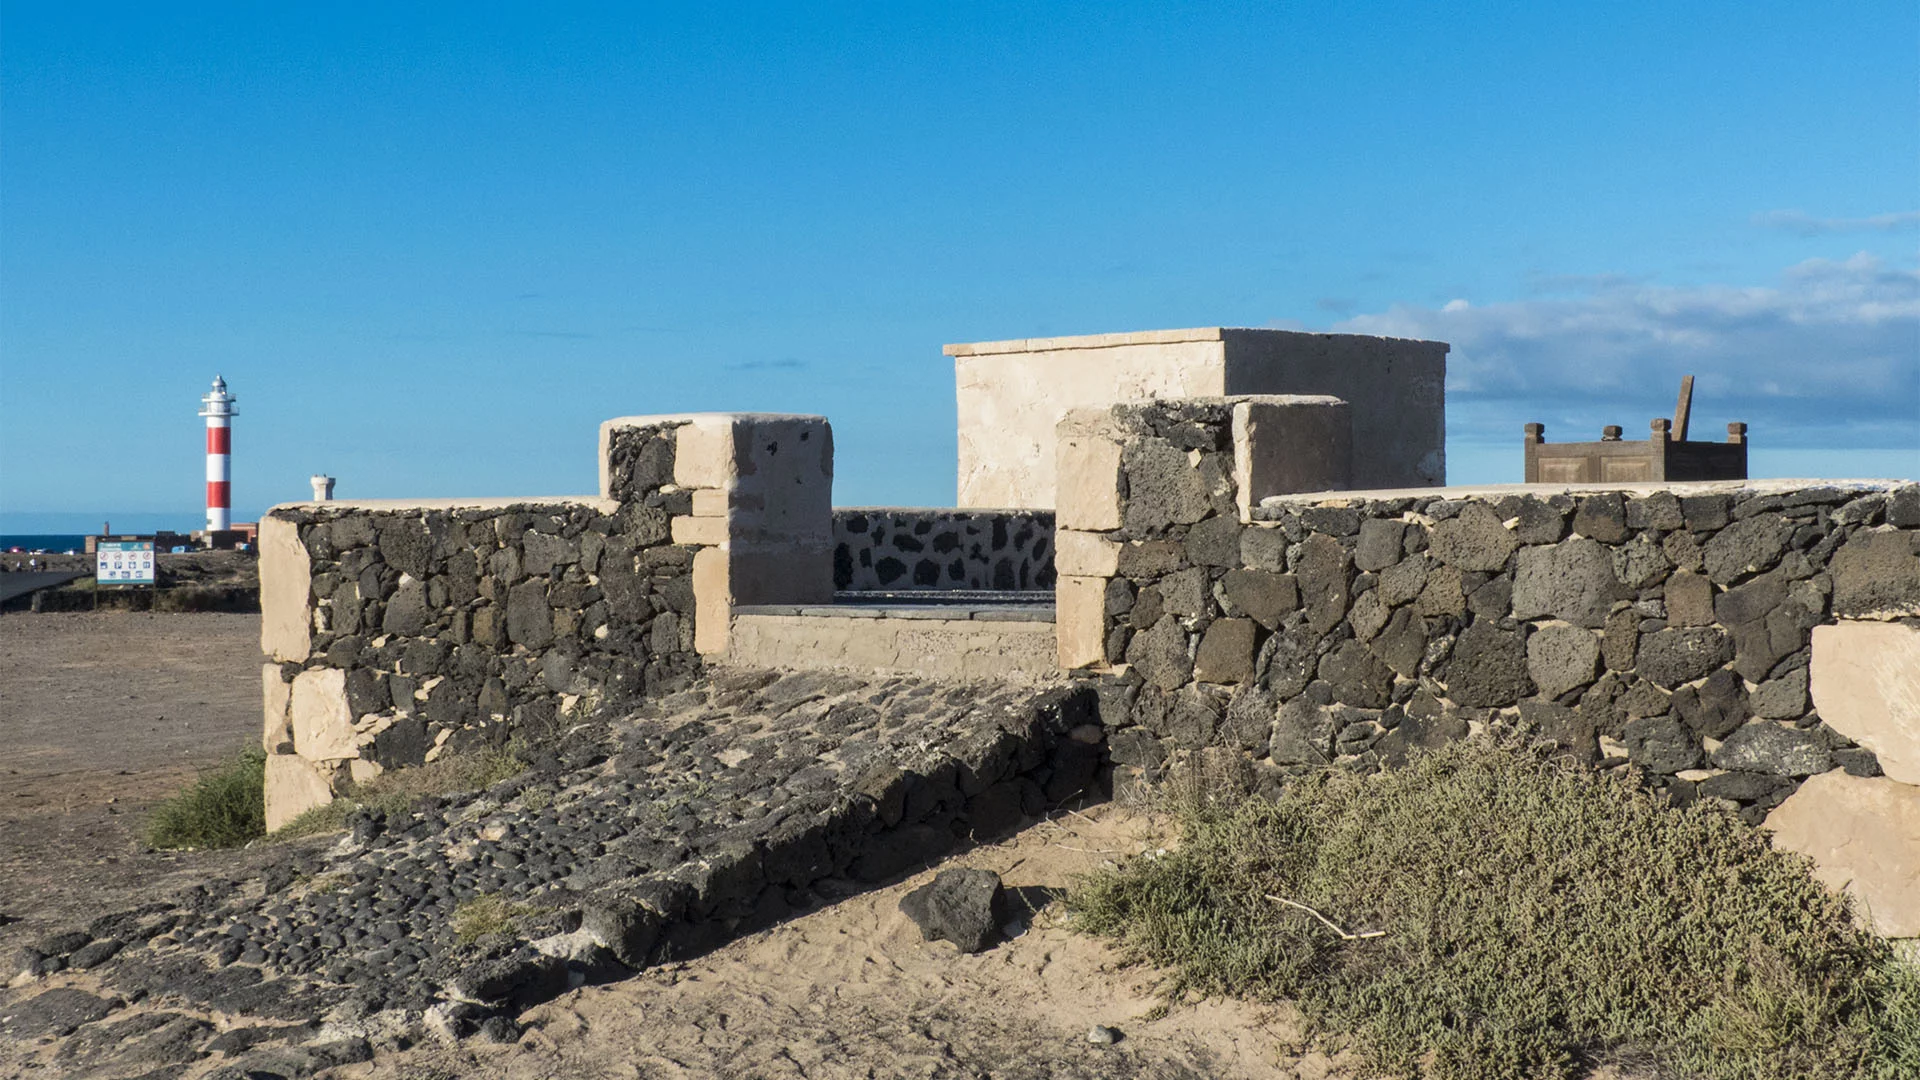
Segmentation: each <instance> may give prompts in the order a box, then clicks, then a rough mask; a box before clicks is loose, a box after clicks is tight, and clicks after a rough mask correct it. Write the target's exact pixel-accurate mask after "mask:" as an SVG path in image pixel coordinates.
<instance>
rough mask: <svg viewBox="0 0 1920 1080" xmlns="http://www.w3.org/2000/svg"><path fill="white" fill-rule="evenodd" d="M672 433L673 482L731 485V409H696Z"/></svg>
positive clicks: (713, 486) (707, 486) (698, 486)
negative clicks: (677, 429) (721, 410)
mask: <svg viewBox="0 0 1920 1080" xmlns="http://www.w3.org/2000/svg"><path fill="white" fill-rule="evenodd" d="M685 419H686V421H687V425H686V426H685V427H682V428H681V429H679V431H677V432H675V434H674V447H673V482H674V483H676V484H678V485H680V486H681V487H685V488H727V487H730V486H732V481H733V474H734V465H733V425H734V414H732V413H695V414H692V415H689V416H687V417H685Z"/></svg>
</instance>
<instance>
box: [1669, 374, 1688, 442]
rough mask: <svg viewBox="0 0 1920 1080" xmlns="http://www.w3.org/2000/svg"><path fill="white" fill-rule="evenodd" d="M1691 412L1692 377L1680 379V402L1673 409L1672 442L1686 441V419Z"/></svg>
mask: <svg viewBox="0 0 1920 1080" xmlns="http://www.w3.org/2000/svg"><path fill="white" fill-rule="evenodd" d="M1692 412H1693V376H1691V375H1682V376H1681V377H1680V402H1679V404H1677V405H1675V406H1674V407H1673V433H1672V436H1671V437H1672V439H1673V441H1674V442H1686V441H1687V418H1688V416H1689V415H1690V414H1691V413H1692Z"/></svg>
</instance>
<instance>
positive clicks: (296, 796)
mask: <svg viewBox="0 0 1920 1080" xmlns="http://www.w3.org/2000/svg"><path fill="white" fill-rule="evenodd" d="M332 801H333V785H332V784H331V783H330V782H329V781H328V779H327V776H326V774H325V771H324V770H323V768H322V767H321V766H317V765H315V764H314V763H313V762H311V761H308V760H307V759H306V758H303V757H301V756H300V755H298V754H268V755H267V769H266V812H267V831H268V832H272V831H274V830H275V829H278V828H280V827H281V826H283V825H285V824H286V823H287V822H289V821H292V820H293V819H294V818H297V817H299V816H300V815H301V814H304V813H306V812H307V811H309V810H311V809H313V808H314V807H316V806H325V805H326V804H328V803H330V802H332Z"/></svg>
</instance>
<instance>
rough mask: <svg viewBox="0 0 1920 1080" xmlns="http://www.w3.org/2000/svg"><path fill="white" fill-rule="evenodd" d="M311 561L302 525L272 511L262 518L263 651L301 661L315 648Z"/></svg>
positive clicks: (268, 654) (261, 623) (261, 587)
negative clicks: (302, 535) (301, 539)
mask: <svg viewBox="0 0 1920 1080" xmlns="http://www.w3.org/2000/svg"><path fill="white" fill-rule="evenodd" d="M312 573H313V570H312V564H311V563H309V562H308V561H307V549H306V546H305V545H303V544H301V543H300V532H299V529H298V528H297V527H296V526H295V525H294V523H293V522H291V521H286V520H283V519H281V518H277V517H275V516H273V515H272V514H268V515H267V516H265V517H263V518H261V519H260V651H261V652H263V653H265V654H266V655H267V656H268V657H269V658H271V659H274V660H280V661H291V662H294V663H298V662H300V661H303V660H305V659H306V658H307V656H308V654H309V653H310V652H311V651H312V648H313V610H312V607H311V606H310V605H311V600H310V598H309V594H310V593H311V591H312V588H313V577H312Z"/></svg>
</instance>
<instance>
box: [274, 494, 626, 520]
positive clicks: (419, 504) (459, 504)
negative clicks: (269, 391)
mask: <svg viewBox="0 0 1920 1080" xmlns="http://www.w3.org/2000/svg"><path fill="white" fill-rule="evenodd" d="M620 505H621V503H620V500H619V499H605V498H601V497H599V496H597V495H528V496H523V497H516V498H484V499H329V500H327V501H326V502H311V501H309V502H284V503H278V504H275V505H273V506H270V507H268V508H267V515H269V516H270V515H273V514H277V513H279V512H280V511H282V510H285V511H304V512H306V513H321V514H325V513H351V512H353V511H359V510H364V511H392V510H511V509H513V508H515V507H521V506H584V507H587V508H588V509H590V510H598V511H600V512H601V513H604V514H611V513H613V512H614V511H616V510H618V509H620Z"/></svg>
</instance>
